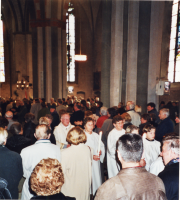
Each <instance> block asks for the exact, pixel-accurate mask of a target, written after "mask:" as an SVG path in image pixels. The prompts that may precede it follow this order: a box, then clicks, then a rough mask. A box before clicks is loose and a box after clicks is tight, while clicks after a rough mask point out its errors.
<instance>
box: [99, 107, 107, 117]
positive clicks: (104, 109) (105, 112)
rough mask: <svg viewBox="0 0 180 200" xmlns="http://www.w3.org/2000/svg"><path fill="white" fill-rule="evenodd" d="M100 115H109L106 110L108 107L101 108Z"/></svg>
mask: <svg viewBox="0 0 180 200" xmlns="http://www.w3.org/2000/svg"><path fill="white" fill-rule="evenodd" d="M100 113H101V114H102V115H107V108H106V107H101V108H100Z"/></svg>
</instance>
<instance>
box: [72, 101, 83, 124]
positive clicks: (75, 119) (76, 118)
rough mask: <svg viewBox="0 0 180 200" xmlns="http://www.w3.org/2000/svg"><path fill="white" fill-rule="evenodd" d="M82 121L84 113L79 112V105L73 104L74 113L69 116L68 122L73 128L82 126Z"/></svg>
mask: <svg viewBox="0 0 180 200" xmlns="http://www.w3.org/2000/svg"><path fill="white" fill-rule="evenodd" d="M83 119H84V112H83V111H81V105H79V104H77V103H75V104H74V112H73V114H72V115H71V118H70V122H71V124H72V125H75V126H82V123H83Z"/></svg>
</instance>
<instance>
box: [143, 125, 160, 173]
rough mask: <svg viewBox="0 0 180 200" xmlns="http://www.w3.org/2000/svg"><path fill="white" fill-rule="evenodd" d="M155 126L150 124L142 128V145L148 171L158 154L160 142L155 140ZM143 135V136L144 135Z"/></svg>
mask: <svg viewBox="0 0 180 200" xmlns="http://www.w3.org/2000/svg"><path fill="white" fill-rule="evenodd" d="M155 130H156V129H155V128H154V127H153V126H152V125H146V126H145V127H144V128H143V132H144V133H143V146H144V157H145V161H146V166H145V168H146V170H147V171H150V166H151V164H152V163H153V162H154V161H155V160H156V159H157V158H158V156H159V155H160V153H161V151H160V146H161V144H160V142H158V141H157V140H155V139H154V138H155ZM144 135H145V137H144Z"/></svg>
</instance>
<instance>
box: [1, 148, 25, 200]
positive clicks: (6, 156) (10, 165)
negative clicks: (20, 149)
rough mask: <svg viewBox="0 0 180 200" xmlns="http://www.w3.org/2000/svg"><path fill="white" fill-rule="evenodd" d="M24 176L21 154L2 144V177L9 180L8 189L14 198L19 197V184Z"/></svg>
mask: <svg viewBox="0 0 180 200" xmlns="http://www.w3.org/2000/svg"><path fill="white" fill-rule="evenodd" d="M22 176H23V168H22V159H21V156H20V155H19V154H18V153H16V152H13V151H10V150H9V149H8V148H6V147H4V146H0V177H1V178H4V179H5V180H6V181H7V182H8V187H7V188H8V189H9V191H10V193H11V196H12V198H13V199H18V184H19V181H20V180H21V178H22Z"/></svg>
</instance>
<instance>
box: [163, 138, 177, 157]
mask: <svg viewBox="0 0 180 200" xmlns="http://www.w3.org/2000/svg"><path fill="white" fill-rule="evenodd" d="M162 142H163V144H164V143H165V142H166V143H167V145H168V150H170V149H171V150H172V151H173V152H174V153H175V154H176V155H178V156H179V136H175V135H168V136H166V137H164V138H163V140H162Z"/></svg>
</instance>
